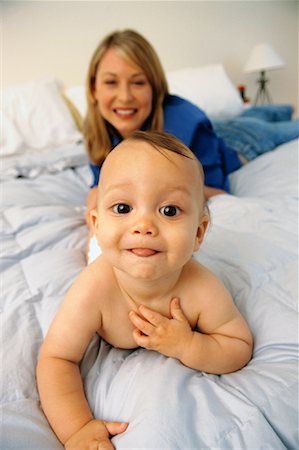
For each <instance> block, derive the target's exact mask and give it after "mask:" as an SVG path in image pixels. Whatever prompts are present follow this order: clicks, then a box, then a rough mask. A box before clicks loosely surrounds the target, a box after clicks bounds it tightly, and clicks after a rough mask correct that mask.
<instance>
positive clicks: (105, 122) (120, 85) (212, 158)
mask: <svg viewBox="0 0 299 450" xmlns="http://www.w3.org/2000/svg"><path fill="white" fill-rule="evenodd" d="M87 104H88V109H87V116H86V120H85V124H84V135H85V142H86V148H87V152H88V156H89V159H90V168H91V171H92V173H93V178H94V179H93V184H92V188H91V191H90V194H89V196H88V200H87V213H86V219H87V223H88V225H90V211H91V210H93V209H94V208H95V207H96V186H97V185H98V181H99V175H100V169H101V165H102V163H103V161H104V160H105V158H106V156H107V155H108V153H109V152H110V151H111V150H112V148H114V147H115V146H116V145H117V144H118V143H119V142H120V141H121V140H122V139H124V138H126V137H128V136H129V135H130V134H131V133H132V132H134V131H137V130H143V131H145V130H156V131H165V132H169V133H172V134H173V135H175V136H176V137H177V138H179V139H180V140H181V141H182V142H183V143H184V144H185V145H187V146H188V147H189V148H190V149H191V150H192V151H193V152H194V154H195V155H196V156H197V158H198V159H199V160H200V161H201V164H202V166H203V169H204V173H205V196H206V198H209V197H211V196H212V195H215V194H219V193H223V192H224V191H228V190H229V185H228V178H227V175H228V174H229V173H230V172H232V171H233V170H236V169H238V168H239V167H240V161H239V158H238V156H237V153H236V152H235V151H233V150H230V149H228V148H226V147H225V145H224V143H223V141H221V140H220V139H218V138H217V136H216V135H215V133H214V131H213V129H212V126H211V123H210V121H209V119H208V118H207V116H206V115H205V114H204V112H203V111H202V110H200V109H199V108H198V107H196V106H195V105H193V104H192V103H190V102H188V101H187V100H184V99H182V98H180V97H177V96H173V95H170V94H169V92H168V86H167V81H166V77H165V73H164V71H163V68H162V65H161V63H160V61H159V58H158V55H157V53H156V51H155V50H154V48H153V47H152V46H151V44H150V43H149V42H148V41H147V40H146V39H145V38H144V37H143V36H141V35H140V34H139V33H137V32H136V31H133V30H124V31H116V32H113V33H111V34H110V35H108V36H107V37H106V38H105V39H104V40H103V41H102V42H101V43H100V44H99V46H98V47H97V49H96V50H95V52H94V54H93V56H92V59H91V62H90V66H89V70H88V76H87Z"/></svg>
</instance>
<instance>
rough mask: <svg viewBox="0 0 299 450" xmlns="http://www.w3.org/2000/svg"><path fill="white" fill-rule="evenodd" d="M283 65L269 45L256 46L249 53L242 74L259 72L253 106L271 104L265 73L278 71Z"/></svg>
mask: <svg viewBox="0 0 299 450" xmlns="http://www.w3.org/2000/svg"><path fill="white" fill-rule="evenodd" d="M284 65H285V63H284V61H283V60H282V59H281V58H280V56H279V55H278V54H277V53H276V51H275V50H274V49H273V48H272V47H271V46H270V45H269V44H257V45H256V46H255V47H254V48H253V49H252V51H251V53H250V55H249V58H248V61H247V63H246V64H245V66H244V69H243V70H244V72H246V73H247V72H260V78H259V79H258V80H257V83H259V88H258V91H257V94H256V97H255V100H254V104H255V105H257V103H258V102H260V103H261V104H264V103H272V101H271V97H270V94H269V91H268V89H267V86H266V84H267V82H268V81H269V80H267V79H266V75H265V72H266V70H273V69H279V68H280V67H283V66H284Z"/></svg>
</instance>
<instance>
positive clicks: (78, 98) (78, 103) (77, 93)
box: [64, 85, 87, 119]
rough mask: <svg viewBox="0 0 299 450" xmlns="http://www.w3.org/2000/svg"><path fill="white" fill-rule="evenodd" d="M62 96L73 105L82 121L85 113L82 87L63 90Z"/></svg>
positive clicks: (83, 88)
mask: <svg viewBox="0 0 299 450" xmlns="http://www.w3.org/2000/svg"><path fill="white" fill-rule="evenodd" d="M64 95H65V96H66V97H67V98H68V99H69V100H70V101H71V102H72V103H73V105H75V107H76V108H77V110H78V112H79V113H80V115H81V117H82V119H83V118H84V117H85V115H86V112H87V101H86V94H85V87H84V86H80V85H79V86H72V87H70V88H67V89H65V91H64Z"/></svg>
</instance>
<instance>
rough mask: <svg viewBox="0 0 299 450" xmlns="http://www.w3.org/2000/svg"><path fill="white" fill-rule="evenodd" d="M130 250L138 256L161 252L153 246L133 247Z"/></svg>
mask: <svg viewBox="0 0 299 450" xmlns="http://www.w3.org/2000/svg"><path fill="white" fill-rule="evenodd" d="M130 251H131V252H132V253H134V255H136V256H142V257H149V256H153V255H156V254H157V253H159V252H158V251H157V250H153V249H151V248H131V249H130Z"/></svg>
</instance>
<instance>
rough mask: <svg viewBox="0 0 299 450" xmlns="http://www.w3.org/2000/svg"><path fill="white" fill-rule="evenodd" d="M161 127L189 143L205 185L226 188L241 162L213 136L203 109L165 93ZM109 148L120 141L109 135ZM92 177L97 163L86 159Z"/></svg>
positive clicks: (220, 140)
mask: <svg viewBox="0 0 299 450" xmlns="http://www.w3.org/2000/svg"><path fill="white" fill-rule="evenodd" d="M163 111H164V131H166V132H167V133H171V134H173V135H174V136H176V137H177V138H178V139H180V140H181V141H182V142H183V143H184V144H185V145H187V147H189V148H190V149H191V150H192V151H193V153H194V154H195V155H196V157H197V158H198V159H199V161H200V162H201V164H202V166H203V170H204V173H205V185H206V186H210V187H214V188H219V189H224V190H226V191H229V183H228V174H230V173H231V172H233V171H234V170H236V169H238V168H239V167H240V166H241V163H240V160H239V158H238V156H237V153H236V152H235V151H234V150H232V149H229V148H228V147H226V145H225V144H224V141H223V140H222V139H220V138H218V137H217V136H216V134H215V133H214V131H213V128H212V124H211V122H210V120H209V119H208V117H207V116H206V115H205V113H204V112H203V111H202V110H201V109H199V108H198V107H197V106H195V105H193V104H192V103H190V102H189V101H187V100H185V99H183V98H181V97H177V96H174V95H167V96H166V97H165V100H164V103H163ZM111 141H112V148H114V147H115V146H116V145H117V144H119V142H120V141H121V138H120V137H116V136H112V137H111ZM90 168H91V171H92V173H93V177H94V181H93V184H92V187H95V186H97V185H98V182H99V176H100V166H98V165H95V164H92V163H90Z"/></svg>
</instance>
